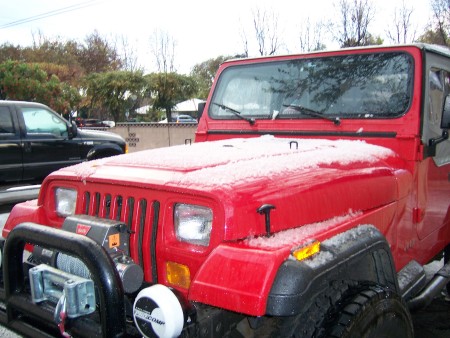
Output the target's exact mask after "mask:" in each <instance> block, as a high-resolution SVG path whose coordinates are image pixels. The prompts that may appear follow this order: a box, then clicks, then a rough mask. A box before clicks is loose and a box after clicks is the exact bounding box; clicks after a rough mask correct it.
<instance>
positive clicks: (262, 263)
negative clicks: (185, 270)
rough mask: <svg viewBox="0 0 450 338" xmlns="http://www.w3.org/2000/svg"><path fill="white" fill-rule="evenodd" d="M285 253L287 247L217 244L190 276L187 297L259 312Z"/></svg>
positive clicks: (263, 312)
mask: <svg viewBox="0 0 450 338" xmlns="http://www.w3.org/2000/svg"><path fill="white" fill-rule="evenodd" d="M288 256H289V249H282V250H274V251H267V250H261V249H255V248H249V247H243V246H239V245H237V244H221V245H219V246H218V247H217V248H216V249H214V250H213V252H212V253H211V254H210V255H209V257H208V258H207V260H206V261H205V263H204V264H203V265H202V267H201V268H200V270H199V271H198V273H197V274H196V276H195V278H194V279H193V281H192V283H191V288H190V290H189V300H191V301H198V302H201V303H205V304H209V305H212V306H216V307H219V308H223V309H227V310H231V311H235V312H239V313H245V314H248V315H252V316H262V315H264V314H265V312H266V302H267V296H268V295H269V292H270V288H271V286H272V284H273V281H274V279H275V276H276V273H277V271H278V268H279V266H280V265H281V263H282V262H283V261H285V260H286V259H287V257H288Z"/></svg>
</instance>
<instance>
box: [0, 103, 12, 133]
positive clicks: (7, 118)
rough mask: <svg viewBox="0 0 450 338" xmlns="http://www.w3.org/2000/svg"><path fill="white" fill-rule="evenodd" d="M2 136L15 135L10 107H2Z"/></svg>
mask: <svg viewBox="0 0 450 338" xmlns="http://www.w3.org/2000/svg"><path fill="white" fill-rule="evenodd" d="M0 134H14V124H13V120H12V116H11V112H10V111H9V109H8V107H0Z"/></svg>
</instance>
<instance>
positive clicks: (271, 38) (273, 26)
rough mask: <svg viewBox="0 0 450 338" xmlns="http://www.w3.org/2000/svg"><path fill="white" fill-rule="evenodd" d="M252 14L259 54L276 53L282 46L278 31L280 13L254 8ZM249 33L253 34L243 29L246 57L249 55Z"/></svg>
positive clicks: (244, 54) (242, 36) (242, 37)
mask: <svg viewBox="0 0 450 338" xmlns="http://www.w3.org/2000/svg"><path fill="white" fill-rule="evenodd" d="M252 15H253V20H252V23H253V29H254V36H255V41H256V46H257V50H258V52H257V54H259V55H260V56H264V55H275V54H276V53H277V52H278V50H279V48H280V46H281V41H280V39H279V31H278V15H277V14H276V13H275V12H274V11H273V10H270V11H267V10H265V9H261V8H255V9H254V10H252ZM248 35H252V34H247V32H246V31H245V29H242V31H241V39H242V43H243V48H244V53H243V56H244V57H248V56H249V41H248V38H247V36H248Z"/></svg>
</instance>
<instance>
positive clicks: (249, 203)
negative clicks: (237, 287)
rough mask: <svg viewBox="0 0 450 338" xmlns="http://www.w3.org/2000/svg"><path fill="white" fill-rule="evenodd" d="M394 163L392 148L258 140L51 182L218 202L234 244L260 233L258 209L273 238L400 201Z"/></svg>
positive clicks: (148, 155) (136, 157) (147, 158)
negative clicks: (266, 207) (268, 213)
mask: <svg viewBox="0 0 450 338" xmlns="http://www.w3.org/2000/svg"><path fill="white" fill-rule="evenodd" d="M394 157H396V155H395V153H394V152H393V151H392V150H390V149H387V148H384V147H380V146H376V145H371V144H367V143H365V142H363V141H358V140H355V141H353V140H335V141H332V140H322V139H297V140H290V139H283V138H275V137H272V136H263V137H259V138H249V139H229V140H222V141H213V142H204V143H196V144H193V145H183V146H174V147H169V148H160V149H153V150H148V151H142V152H136V153H131V154H127V155H120V156H115V157H112V158H106V159H101V160H97V161H91V162H85V163H82V164H79V165H77V166H72V167H68V168H64V169H61V170H59V171H58V172H57V173H56V175H64V176H65V177H67V178H68V176H69V177H70V176H72V177H73V176H74V175H75V176H76V177H77V178H78V179H81V180H83V182H89V181H95V182H104V183H112V182H117V184H123V185H127V186H139V187H147V188H149V189H162V190H169V191H175V192H177V193H183V194H190V195H200V196H206V197H208V198H212V199H215V200H216V201H217V202H218V204H220V205H222V208H223V210H222V211H221V212H223V213H224V222H225V224H226V226H225V238H229V239H231V238H239V237H240V238H242V237H241V236H247V235H248V234H249V232H250V233H253V234H258V233H264V231H265V230H264V229H265V224H264V216H261V215H260V214H258V213H257V212H256V210H257V209H258V208H259V207H260V206H261V205H263V204H272V205H274V206H275V208H276V209H275V210H273V212H272V222H273V231H279V230H284V229H288V228H292V227H298V226H301V225H304V224H311V223H314V222H319V221H323V220H326V219H330V218H333V217H336V216H340V215H344V214H347V213H349V211H350V212H351V211H352V210H353V211H355V212H356V211H363V210H368V209H373V208H375V207H379V206H383V205H387V204H389V203H392V202H394V201H396V200H398V199H399V196H398V188H397V182H396V177H395V173H394V170H393V168H391V167H390V166H389V165H388V164H387V163H389V161H388V159H389V158H394ZM255 224H257V225H256V226H255Z"/></svg>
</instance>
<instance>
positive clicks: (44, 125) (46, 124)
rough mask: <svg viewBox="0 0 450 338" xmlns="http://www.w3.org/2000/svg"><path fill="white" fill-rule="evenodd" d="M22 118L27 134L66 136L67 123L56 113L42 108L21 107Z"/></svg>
mask: <svg viewBox="0 0 450 338" xmlns="http://www.w3.org/2000/svg"><path fill="white" fill-rule="evenodd" d="M22 113H23V119H24V122H25V128H26V131H27V135H28V136H32V135H36V136H38V135H42V134H45V135H46V136H50V135H49V134H51V135H53V136H55V137H62V136H67V125H66V123H65V122H64V120H62V119H61V118H59V117H58V116H57V115H55V114H53V113H52V112H51V111H48V110H46V109H43V108H29V107H23V108H22Z"/></svg>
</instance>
